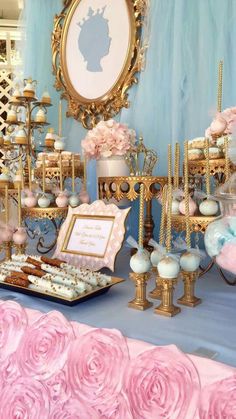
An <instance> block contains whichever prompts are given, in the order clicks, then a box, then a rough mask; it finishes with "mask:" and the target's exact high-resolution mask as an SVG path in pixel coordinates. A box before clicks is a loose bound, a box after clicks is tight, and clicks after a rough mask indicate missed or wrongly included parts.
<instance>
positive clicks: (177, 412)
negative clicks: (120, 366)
mask: <svg viewBox="0 0 236 419" xmlns="http://www.w3.org/2000/svg"><path fill="white" fill-rule="evenodd" d="M125 388H126V393H127V396H128V399H129V402H130V406H131V411H132V414H133V417H134V418H135V419H156V418H165V419H177V418H178V419H192V418H194V417H195V413H196V406H197V404H198V397H199V389H200V384H199V377H198V374H197V371H196V369H195V367H194V365H193V364H192V362H191V361H190V359H189V358H188V357H187V356H186V355H184V354H183V353H182V352H180V351H178V350H177V349H176V348H174V347H173V348H170V347H157V348H155V349H151V350H147V351H145V352H143V353H141V354H140V355H138V356H137V358H135V359H133V360H132V362H131V364H130V366H129V368H128V369H127V371H126V377H125Z"/></svg>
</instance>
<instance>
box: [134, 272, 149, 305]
mask: <svg viewBox="0 0 236 419" xmlns="http://www.w3.org/2000/svg"><path fill="white" fill-rule="evenodd" d="M129 277H130V279H132V281H134V282H135V297H134V299H133V300H132V301H130V302H129V303H128V307H130V308H135V309H136V310H142V311H144V310H146V309H147V308H149V307H151V306H152V305H153V304H152V303H151V302H150V301H148V300H147V299H146V286H147V281H148V280H149V278H150V273H149V272H146V273H144V274H136V273H134V272H131V273H130V274H129Z"/></svg>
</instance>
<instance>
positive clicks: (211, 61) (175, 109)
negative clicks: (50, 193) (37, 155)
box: [22, 0, 236, 224]
mask: <svg viewBox="0 0 236 419" xmlns="http://www.w3.org/2000/svg"><path fill="white" fill-rule="evenodd" d="M61 8H62V2H61V0H25V9H24V11H23V14H22V21H23V24H24V26H25V32H26V41H25V43H24V48H23V49H24V60H25V63H24V74H25V76H27V75H31V76H32V77H33V78H36V79H37V80H39V89H40V90H41V91H42V90H44V88H45V87H47V89H48V90H49V92H50V94H51V96H52V98H53V102H54V104H55V106H54V107H53V108H51V109H50V111H49V120H50V121H51V123H52V125H53V126H55V127H56V126H57V104H58V101H59V94H58V93H57V92H56V91H55V89H54V88H53V83H54V78H53V76H52V67H51V47H50V37H51V32H52V30H53V17H54V15H55V14H56V13H57V12H59V11H60V10H61ZM149 13H150V15H149V16H150V36H149V48H148V51H147V57H146V68H145V71H144V72H142V73H141V75H140V81H139V84H138V85H137V86H135V87H134V88H132V91H131V92H130V100H131V106H130V108H129V109H127V110H126V109H125V110H123V111H122V112H121V114H120V115H119V116H118V119H120V120H121V121H122V122H126V123H128V124H129V125H130V126H131V127H133V128H135V129H136V131H137V133H138V134H142V135H143V137H144V140H145V144H146V145H147V146H148V147H152V148H154V149H156V151H157V152H158V155H159V163H158V165H157V167H156V169H155V174H156V175H166V173H167V159H166V157H167V144H168V143H172V144H174V143H175V142H176V141H179V142H180V143H182V142H183V141H184V140H185V139H187V138H193V137H196V136H202V135H204V131H205V128H206V127H207V126H208V125H209V122H210V120H211V118H212V116H213V114H214V112H215V111H216V96H217V66H218V62H219V60H221V59H223V60H224V85H223V108H225V107H228V106H231V105H235V104H236V103H235V102H236V83H235V82H234V77H235V74H236V54H235V43H236V41H235V40H236V25H235V22H236V1H235V0H224V1H222V0H197V1H196V0H188V1H186V0H151V2H150V12H149ZM121 36H122V32H121ZM65 109H66V103H63V110H64V115H65ZM63 134H64V136H66V137H67V139H68V140H67V148H68V149H70V150H73V151H79V150H80V142H81V139H82V138H83V137H84V136H85V134H86V131H85V130H84V129H83V128H82V126H81V124H80V123H79V122H76V121H75V120H73V119H72V118H70V119H68V118H66V117H65V116H64V118H63ZM95 167H96V166H95V163H94V162H92V163H91V164H90V165H89V169H88V171H89V174H88V183H89V185H88V186H89V191H90V194H91V196H92V198H93V199H94V198H95V197H96V182H95V179H96V171H95ZM135 207H137V203H136V204H135ZM154 207H155V208H154V212H155V214H156V208H157V205H154ZM136 209H137V208H136ZM134 217H135V208H134V211H133V212H132V215H131V219H130V220H131V224H133V223H132V220H133V221H134V220H135V218H134ZM155 218H156V215H155ZM134 224H136V222H135V223H134Z"/></svg>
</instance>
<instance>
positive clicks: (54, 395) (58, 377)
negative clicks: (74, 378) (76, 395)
mask: <svg viewBox="0 0 236 419" xmlns="http://www.w3.org/2000/svg"><path fill="white" fill-rule="evenodd" d="M45 385H46V387H47V389H48V393H49V395H50V400H51V403H52V404H54V403H58V402H63V403H65V402H67V400H69V399H70V397H71V388H70V386H69V384H68V380H67V375H66V373H65V371H63V370H61V371H60V370H58V372H56V373H55V374H54V375H53V376H52V377H50V378H49V379H48V380H46V381H45Z"/></svg>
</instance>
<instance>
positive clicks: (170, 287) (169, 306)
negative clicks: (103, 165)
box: [154, 277, 181, 317]
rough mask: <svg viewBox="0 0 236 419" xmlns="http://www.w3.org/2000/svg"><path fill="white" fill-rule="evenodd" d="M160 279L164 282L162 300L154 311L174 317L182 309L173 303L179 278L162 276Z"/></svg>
mask: <svg viewBox="0 0 236 419" xmlns="http://www.w3.org/2000/svg"><path fill="white" fill-rule="evenodd" d="M160 281H161V284H162V301H161V304H160V305H159V306H158V307H156V308H155V310H154V313H156V314H160V315H161V316H166V317H173V316H175V315H176V314H178V313H180V311H181V308H180V307H177V306H175V305H174V304H173V292H174V285H175V284H176V283H177V278H175V279H166V278H161V277H160Z"/></svg>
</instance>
